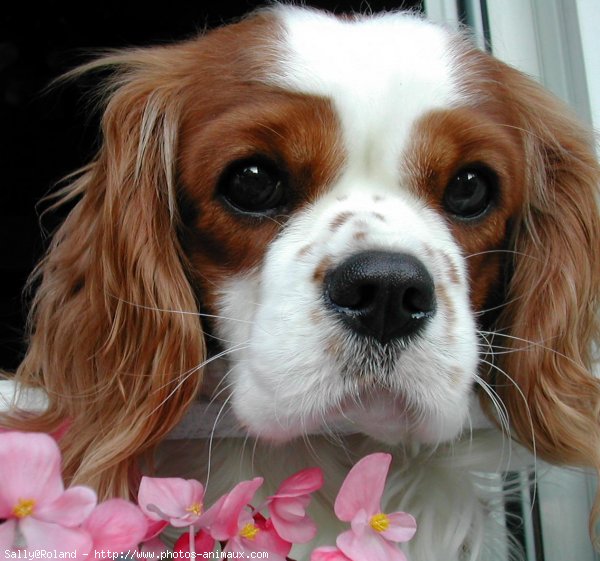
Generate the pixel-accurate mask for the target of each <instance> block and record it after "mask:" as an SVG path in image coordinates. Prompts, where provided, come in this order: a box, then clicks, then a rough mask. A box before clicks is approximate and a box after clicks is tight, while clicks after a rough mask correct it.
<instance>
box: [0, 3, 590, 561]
mask: <svg viewBox="0 0 600 561" xmlns="http://www.w3.org/2000/svg"><path fill="white" fill-rule="evenodd" d="M101 69H102V70H106V69H108V70H110V71H111V72H110V77H108V78H107V79H106V80H105V82H104V86H103V89H102V91H101V92H100V96H99V97H100V98H102V100H103V118H102V145H101V148H100V150H99V152H98V154H97V156H96V157H95V159H94V160H93V161H92V162H91V163H90V164H89V165H87V166H86V167H84V168H83V169H82V170H80V171H79V172H78V173H77V174H75V175H74V176H72V177H71V178H70V182H69V184H68V185H67V186H66V187H64V188H63V189H62V190H61V191H60V193H59V194H58V200H59V202H69V203H71V204H72V205H73V208H72V210H71V211H70V212H69V214H68V216H67V217H66V220H65V221H64V223H63V224H62V226H61V227H60V228H59V229H58V230H57V232H56V234H55V235H54V237H53V239H52V242H51V245H50V248H49V250H48V252H47V254H46V256H45V258H44V259H43V261H42V262H41V263H40V265H39V266H38V268H37V269H36V271H35V273H34V277H33V281H32V283H33V285H34V286H35V287H36V293H35V297H34V300H33V304H32V312H31V335H30V342H29V348H28V351H27V354H26V356H25V358H24V360H23V362H22V364H21V366H20V367H19V369H18V371H17V373H16V377H15V380H16V381H17V382H18V384H19V385H20V387H21V388H40V389H42V390H43V391H44V393H45V394H46V395H47V398H48V403H47V408H46V409H45V411H44V412H43V413H42V414H40V415H37V416H33V417H32V416H30V415H29V416H22V415H19V412H18V411H13V412H12V413H10V414H8V415H7V414H5V415H4V416H3V418H2V423H3V425H6V426H10V427H13V428H20V429H26V430H44V431H51V430H53V429H55V428H56V427H57V426H58V425H59V424H60V423H61V422H62V421H63V420H64V419H70V422H71V426H72V429H71V430H70V431H69V432H68V433H67V434H66V435H65V436H64V438H63V440H62V441H61V444H62V448H63V453H64V460H63V461H64V466H63V467H64V470H65V474H66V476H67V478H68V480H69V481H74V482H78V483H86V484H88V485H91V486H93V487H94V488H95V489H96V490H97V491H98V493H99V495H100V496H101V497H108V496H116V495H120V496H131V495H132V494H133V495H135V492H136V486H137V482H138V480H139V473H140V471H144V472H149V471H151V470H152V469H153V466H154V469H155V472H158V473H161V474H163V475H177V476H184V475H185V476H194V477H197V478H202V477H207V473H208V472H209V471H210V484H209V485H208V492H209V495H210V494H212V495H214V496H218V495H219V494H220V493H222V492H224V491H225V490H227V489H229V488H230V487H231V486H232V485H233V484H234V483H236V482H238V481H239V480H241V479H245V478H248V477H250V476H252V475H262V476H264V477H265V478H266V480H267V481H266V487H267V489H268V488H269V485H270V486H271V488H272V487H273V486H274V485H276V484H277V483H279V481H280V480H281V479H282V478H283V477H285V475H289V474H290V473H292V472H293V470H295V469H299V468H302V467H307V466H310V465H319V466H320V467H322V469H323V470H324V473H325V480H326V484H325V487H324V489H323V490H322V492H321V493H320V494H319V496H318V497H317V500H316V501H315V505H314V506H313V516H315V517H316V519H317V521H318V525H319V528H320V531H321V534H322V535H321V537H320V539H321V541H322V543H333V542H334V537H335V534H336V532H337V531H338V529H339V528H338V527H337V526H336V522H335V521H333V520H332V514H331V512H332V509H331V504H332V501H333V498H334V497H335V493H336V491H337V489H338V488H339V484H340V482H341V480H342V478H343V476H344V474H345V473H346V472H347V470H348V468H349V467H350V466H351V465H352V464H353V463H354V462H355V461H356V460H357V459H358V458H360V457H361V456H362V455H364V454H366V453H368V452H370V451H373V450H388V451H392V452H393V454H394V456H395V459H394V473H393V474H392V476H391V483H390V489H389V492H388V496H387V501H388V503H389V504H392V505H393V507H394V508H403V509H405V510H408V511H409V512H411V513H413V514H414V515H415V516H416V518H417V521H418V524H419V531H418V533H417V536H416V537H415V539H414V540H413V541H412V542H411V543H410V544H408V550H407V551H408V552H409V554H410V556H411V559H412V561H424V560H432V559H436V560H437V559H445V560H449V559H451V560H458V559H477V558H482V556H485V555H486V553H485V552H486V549H485V547H484V545H482V544H483V543H484V541H485V534H486V532H487V529H486V528H487V526H486V523H485V522H484V518H485V515H486V514H487V513H488V511H489V510H490V507H489V504H488V503H486V501H485V500H484V499H483V498H482V496H481V493H480V492H479V491H478V490H477V482H476V479H475V476H474V475H473V474H472V473H471V472H472V471H473V470H477V469H480V468H481V461H480V460H481V459H482V458H487V459H489V458H490V457H495V456H493V453H494V449H495V448H496V447H497V442H498V441H497V440H494V438H495V436H494V435H500V437H502V433H503V432H504V433H506V434H509V435H510V436H511V437H512V438H513V439H515V440H516V441H518V442H520V443H521V444H522V445H523V446H524V447H527V448H529V449H530V450H531V451H533V452H534V453H535V457H536V458H543V459H545V460H547V461H550V462H553V463H556V464H568V465H577V466H591V467H593V468H596V469H598V467H599V466H600V424H599V422H598V420H599V418H598V415H599V411H600V400H599V396H600V383H599V381H598V380H597V379H596V378H595V377H594V376H593V374H592V373H591V356H590V353H591V349H592V346H593V342H594V341H596V340H597V338H598V324H597V315H596V313H597V309H598V295H599V294H600V290H599V289H600V262H599V260H598V258H597V251H598V248H599V247H600V219H599V213H598V204H597V199H596V196H597V188H598V184H599V178H600V169H599V166H598V163H597V160H596V158H595V155H594V149H593V138H592V135H591V133H590V132H589V131H588V130H587V129H586V128H585V127H584V126H583V125H581V124H580V123H578V122H577V120H576V119H575V118H574V117H573V116H572V115H571V114H570V112H569V111H568V110H567V109H566V108H565V107H564V106H563V105H562V104H561V103H560V102H559V101H557V100H556V99H554V98H553V97H552V96H551V95H550V94H548V93H547V92H545V91H544V90H543V89H542V88H541V87H540V86H538V85H537V84H535V83H534V82H533V81H532V80H530V79H529V78H527V77H525V76H524V75H523V74H521V73H519V72H518V71H517V70H515V69H513V68H510V67H509V66H507V65H505V64H503V63H502V62H500V61H498V60H496V59H495V58H493V57H492V56H490V55H489V54H487V53H485V52H482V51H480V50H478V49H477V48H475V47H474V46H473V45H472V44H471V43H470V42H469V40H468V39H467V38H466V37H465V36H463V35H462V34H460V33H456V32H453V31H449V30H447V29H445V28H442V27H439V26H436V25H433V24H431V23H429V22H427V21H426V20H424V19H422V18H420V17H418V16H415V15H414V14H406V13H401V12H400V13H383V14H379V15H373V16H360V15H357V16H352V17H344V18H339V17H335V16H332V15H330V14H327V13H325V12H320V11H315V10H312V9H308V8H300V7H293V6H282V5H278V6H273V7H269V8H266V9H263V10H259V11H258V12H255V13H253V14H252V15H250V16H248V17H246V18H244V19H243V20H241V21H240V22H237V23H235V24H231V25H228V26H224V27H222V28H219V29H216V30H213V31H210V32H208V33H206V34H204V35H203V36H201V37H198V38H194V39H191V40H187V41H184V42H182V43H177V44H172V45H167V46H159V47H150V48H139V49H129V50H124V51H118V52H114V53H110V54H108V55H106V56H104V57H103V58H101V59H99V60H97V61H93V62H90V63H88V64H87V65H84V66H83V67H82V68H80V69H78V70H76V71H74V72H72V73H71V74H70V75H69V76H68V77H69V78H74V77H77V76H79V75H81V73H84V72H91V71H96V70H101ZM57 204H59V203H57ZM198 400H205V401H206V400H213V403H217V404H218V406H219V408H220V409H219V413H221V411H223V412H224V413H223V415H226V414H227V412H230V415H232V418H233V419H234V423H235V427H236V430H237V431H238V432H239V434H241V435H245V438H239V437H237V436H238V435H234V437H232V438H222V439H218V438H216V437H215V435H217V436H218V430H217V429H218V418H217V419H215V422H214V423H211V424H210V426H207V427H205V428H206V432H207V433H208V434H210V435H212V438H209V439H200V440H178V441H173V440H168V439H167V437H168V435H169V434H172V431H173V430H175V429H176V427H177V426H178V425H179V424H180V423H181V422H182V419H183V418H184V416H185V413H186V411H188V410H189V409H190V407H191V406H192V405H193V404H194V403H198ZM478 403H480V404H481V408H482V409H483V411H485V412H486V414H487V416H488V418H489V419H490V426H492V425H493V426H494V427H496V428H490V429H487V430H486V431H483V432H479V431H476V430H475V429H474V428H473V427H474V425H476V424H477V423H476V422H475V421H474V417H473V415H474V414H473V411H474V410H476V409H477V407H478ZM340 427H344V428H343V429H342V428H340ZM490 454H492V455H490ZM494 461H495V460H494ZM209 462H210V466H212V467H211V468H209ZM491 463H492V464H494V462H493V461H492V462H491ZM494 465H496V464H494ZM597 515H598V503H597V504H596V508H595V510H594V512H593V513H592V521H593V520H595V519H596V518H597ZM492 549H493V548H492ZM298 551H299V553H295V557H297V558H298V559H306V558H307V557H306V553H303V552H302V551H300V550H298ZM487 551H488V553H489V551H490V550H489V548H488V550H487Z"/></svg>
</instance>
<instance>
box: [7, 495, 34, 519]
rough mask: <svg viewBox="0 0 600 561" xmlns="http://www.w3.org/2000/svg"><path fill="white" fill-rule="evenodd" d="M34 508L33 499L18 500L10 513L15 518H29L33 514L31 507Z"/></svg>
mask: <svg viewBox="0 0 600 561" xmlns="http://www.w3.org/2000/svg"><path fill="white" fill-rule="evenodd" d="M34 506H35V501H34V500H33V499H19V502H18V503H17V504H16V505H15V508H13V510H12V513H13V514H14V515H15V516H16V517H17V518H25V517H26V516H30V515H31V514H33V507H34Z"/></svg>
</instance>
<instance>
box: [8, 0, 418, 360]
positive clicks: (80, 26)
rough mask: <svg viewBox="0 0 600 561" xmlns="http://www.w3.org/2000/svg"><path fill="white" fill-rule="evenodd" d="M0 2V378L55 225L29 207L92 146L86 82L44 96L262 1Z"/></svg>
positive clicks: (94, 125)
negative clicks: (118, 50)
mask: <svg viewBox="0 0 600 561" xmlns="http://www.w3.org/2000/svg"><path fill="white" fill-rule="evenodd" d="M7 4H8V3H5V5H4V6H3V8H2V13H1V14H0V177H1V178H2V179H1V180H0V282H1V285H0V286H1V290H0V295H1V296H0V370H1V369H14V368H15V367H16V366H17V364H18V362H19V360H20V358H21V357H22V355H23V352H24V349H25V347H24V343H23V334H24V324H25V317H26V313H27V298H26V297H24V296H23V287H24V285H25V282H26V279H27V277H28V275H29V274H30V272H31V270H32V268H33V266H34V264H35V263H36V262H37V260H38V259H39V258H40V256H41V255H42V253H43V250H44V248H45V247H46V245H47V242H48V232H51V231H52V230H53V229H54V228H55V227H56V225H57V223H58V221H59V220H60V216H50V217H44V218H43V220H42V221H41V223H40V219H39V214H40V212H41V211H42V210H43V208H44V207H43V205H41V206H40V205H38V203H39V201H40V199H41V198H42V197H43V196H44V195H45V194H47V193H49V192H50V191H51V190H52V189H53V187H54V186H55V185H56V183H57V181H59V180H60V179H61V178H63V177H64V176H65V175H66V174H68V173H69V172H71V171H74V170H75V169H77V168H79V167H80V166H82V165H83V164H85V163H86V162H87V161H88V160H89V159H90V158H91V157H92V155H93V153H94V150H95V148H96V147H97V142H98V138H97V129H98V116H97V115H93V114H90V112H89V110H88V109H87V108H86V103H85V94H86V90H89V88H90V86H92V85H93V83H91V82H90V80H93V79H94V78H93V77H92V78H87V79H85V80H83V81H81V82H78V83H77V84H71V85H68V86H61V87H60V88H57V89H52V90H49V91H45V92H44V90H45V88H46V87H47V86H48V84H49V83H50V82H51V81H52V80H53V79H54V78H56V77H57V76H60V75H61V74H63V73H64V72H65V71H67V70H69V69H71V68H73V67H75V66H77V65H78V64H81V63H82V62H85V61H86V60H89V58H90V56H91V54H93V52H94V51H95V50H96V51H97V50H98V49H102V48H107V47H126V46H134V45H150V44H159V43H168V42H172V41H176V40H178V39H184V38H187V37H190V36H193V35H194V34H197V33H198V32H199V31H201V30H203V29H204V28H207V27H208V28H210V27H215V26H218V25H220V24H222V23H226V22H228V21H231V20H233V19H235V18H237V17H239V16H240V15H242V14H244V13H246V12H248V11H250V10H252V9H253V8H255V7H257V6H260V5H262V4H264V2H258V1H252V0H246V1H239V0H238V1H232V0H226V1H221V2H219V3H218V5H217V3H206V4H204V6H202V5H201V1H200V0H196V1H194V2H182V1H175V0H172V1H169V2H164V3H160V4H156V3H150V2H148V3H145V4H134V3H125V2H121V3H112V2H96V3H95V2H79V3H77V5H73V6H65V5H63V3H61V2H55V1H51V0H47V1H45V2H43V3H39V5H36V3H28V2H20V3H18V2H10V4H9V5H7ZM306 4H307V5H309V6H315V7H320V8H326V9H328V10H331V11H335V12H337V13H347V12H352V11H355V12H356V11H364V10H365V9H368V8H370V9H371V10H373V11H380V10H386V9H397V8H399V7H402V8H415V7H416V8H419V9H421V8H422V2H420V1H414V0H412V1H411V0H405V1H403V2H402V1H400V0H397V1H396V2H393V1H385V0H369V3H368V4H367V3H366V2H364V0H363V1H360V0H358V1H357V0H355V1H340V2H334V1H329V2H327V1H308V2H306ZM96 79H97V77H96ZM86 80H87V83H86ZM43 231H46V234H45V235H44V234H43V233H42V232H43Z"/></svg>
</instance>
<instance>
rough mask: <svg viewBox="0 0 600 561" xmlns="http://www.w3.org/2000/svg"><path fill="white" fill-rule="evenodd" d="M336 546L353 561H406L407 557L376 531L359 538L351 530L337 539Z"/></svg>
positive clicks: (365, 533)
mask: <svg viewBox="0 0 600 561" xmlns="http://www.w3.org/2000/svg"><path fill="white" fill-rule="evenodd" d="M336 544H337V546H338V547H339V548H340V550H341V551H342V552H343V553H344V554H345V555H346V556H347V557H350V559H351V560H352V561H364V560H365V559H368V560H369V561H406V556H405V555H404V553H402V551H400V549H399V548H398V546H397V545H395V544H392V543H391V542H388V541H387V540H386V539H385V538H383V537H382V536H381V535H378V534H377V533H375V532H374V531H371V532H368V531H367V532H364V533H363V534H362V535H360V536H358V535H356V534H355V533H354V532H353V531H352V530H349V531H348V532H344V533H342V534H340V535H339V536H338V537H337V540H336Z"/></svg>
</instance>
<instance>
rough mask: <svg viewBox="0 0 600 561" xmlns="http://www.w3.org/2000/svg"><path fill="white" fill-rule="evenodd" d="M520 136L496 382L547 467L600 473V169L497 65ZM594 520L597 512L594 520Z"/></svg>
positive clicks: (557, 110) (556, 107)
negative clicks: (521, 188) (595, 356)
mask: <svg viewBox="0 0 600 561" xmlns="http://www.w3.org/2000/svg"><path fill="white" fill-rule="evenodd" d="M501 72H502V83H503V84H505V87H506V95H507V96H508V97H509V99H510V103H511V104H512V105H511V107H513V108H514V109H515V115H516V117H517V119H518V120H519V122H518V126H519V127H520V128H521V129H522V131H523V142H524V145H525V152H526V154H525V155H526V160H527V169H528V172H527V173H528V177H527V179H526V182H527V185H526V195H525V196H526V202H525V208H524V213H523V216H522V218H521V220H520V223H519V224H518V225H517V229H516V232H515V237H514V247H513V249H514V251H515V253H514V258H513V259H514V261H513V267H514V269H513V272H512V276H511V279H510V281H509V287H508V294H507V296H506V301H507V302H508V304H507V306H506V308H505V309H504V312H503V315H502V317H501V318H500V321H499V324H500V325H499V327H500V330H501V332H502V333H505V334H506V335H507V337H506V339H504V344H505V345H506V346H508V347H510V349H511V350H512V352H507V353H505V354H502V355H501V359H502V360H501V363H500V367H501V368H502V370H503V371H504V372H505V373H506V374H507V375H508V376H510V378H512V381H510V380H509V379H508V378H505V377H503V376H497V378H496V384H497V385H496V391H497V392H498V393H499V394H500V396H501V398H502V400H503V402H504V404H505V405H506V407H507V409H508V413H509V416H510V423H511V427H512V429H513V431H514V432H515V433H516V436H517V437H518V438H519V440H520V441H521V442H523V443H524V444H526V445H527V446H529V447H530V448H531V447H533V446H534V447H535V451H536V452H537V454H538V455H540V456H541V457H542V458H545V459H547V460H549V461H551V462H553V463H558V464H569V465H578V466H593V467H595V468H596V469H600V380H598V379H597V378H595V377H594V376H593V374H592V371H591V368H592V364H591V362H592V356H591V353H592V352H593V350H594V349H593V345H594V344H595V343H597V342H598V334H599V325H598V303H599V298H600V212H599V208H598V198H597V197H598V186H599V185H600V169H599V166H598V162H597V159H596V157H595V155H594V145H593V138H592V135H591V134H590V133H589V132H588V131H587V130H585V128H584V127H583V126H582V125H580V124H579V123H578V122H577V120H576V119H575V118H573V117H572V116H571V115H570V114H569V112H568V110H567V109H566V107H564V106H563V105H562V104H561V103H560V102H558V101H557V100H555V99H554V98H552V97H551V96H550V95H548V94H547V93H545V92H544V91H543V90H542V89H541V88H540V87H539V86H537V85H536V84H534V83H533V81H531V80H529V79H528V78H525V77H524V76H522V75H521V74H519V73H518V72H516V71H514V70H511V69H508V68H507V67H501ZM599 513H600V511H599V510H598V504H596V508H595V513H594V514H595V516H593V517H592V518H593V519H594V518H597V515H598V514H599Z"/></svg>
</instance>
